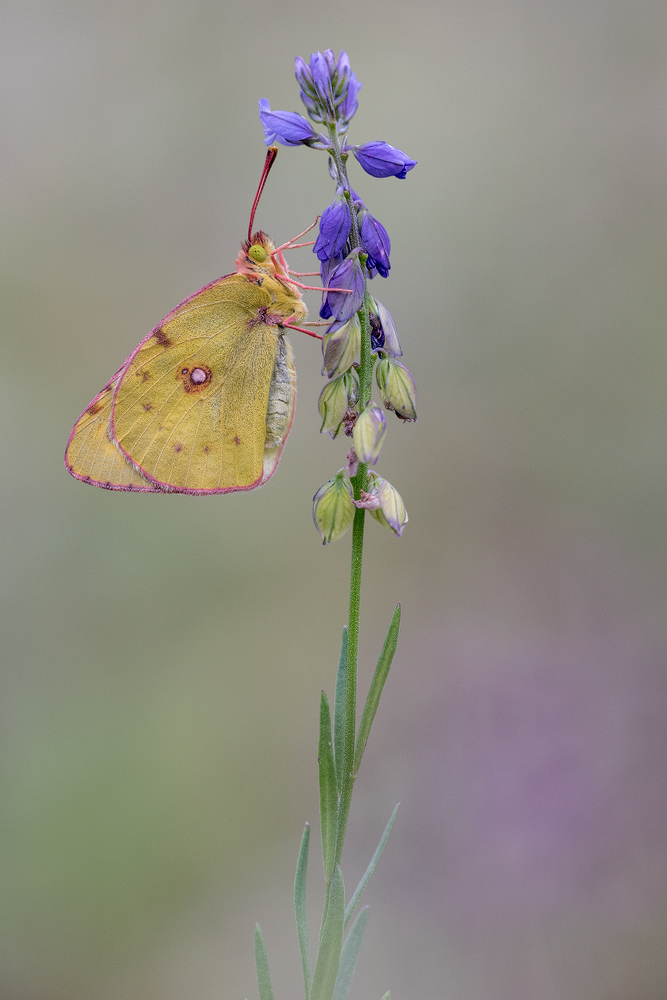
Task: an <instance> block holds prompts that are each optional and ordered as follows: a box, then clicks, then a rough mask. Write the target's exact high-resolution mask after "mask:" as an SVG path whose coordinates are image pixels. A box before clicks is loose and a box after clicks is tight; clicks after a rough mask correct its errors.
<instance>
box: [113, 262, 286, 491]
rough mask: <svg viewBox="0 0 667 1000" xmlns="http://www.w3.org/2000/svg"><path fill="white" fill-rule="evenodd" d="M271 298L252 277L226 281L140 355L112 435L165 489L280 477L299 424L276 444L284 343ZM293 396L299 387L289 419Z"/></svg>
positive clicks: (128, 372)
mask: <svg viewBox="0 0 667 1000" xmlns="http://www.w3.org/2000/svg"><path fill="white" fill-rule="evenodd" d="M271 302H272V296H271V295H270V294H269V293H268V292H267V291H266V289H265V288H262V287H261V286H260V285H259V284H258V283H256V282H253V281H251V280H249V279H248V278H247V277H246V276H245V275H242V274H232V275H226V276H225V277H224V278H220V279H218V281H216V282H213V283H212V284H211V285H208V286H207V287H205V288H203V289H202V290H201V291H199V292H197V293H196V294H195V295H193V296H191V297H190V298H189V299H186V300H185V302H183V303H181V305H180V306H178V307H177V308H176V309H175V310H174V311H173V312H172V313H170V314H169V315H168V316H167V317H166V319H165V320H163V322H162V323H161V324H160V325H159V326H158V327H156V328H155V330H153V331H152V332H151V333H150V334H149V335H148V337H146V339H145V340H144V341H142V343H141V344H140V345H139V347H138V348H137V349H136V351H135V352H134V354H132V355H130V358H129V359H128V363H127V365H126V366H125V367H124V369H123V370H122V372H121V375H120V378H119V380H118V383H117V386H116V388H115V391H114V393H113V405H112V414H111V430H112V435H113V438H114V440H115V441H116V443H117V444H118V446H119V448H120V449H121V451H122V452H123V454H124V455H125V456H126V458H127V459H128V460H129V462H130V463H131V464H132V466H134V467H135V468H136V469H138V470H139V472H140V474H142V475H143V476H145V477H147V478H148V479H149V480H150V481H152V482H153V483H154V484H155V485H156V486H157V487H158V488H159V489H162V490H167V491H174V492H180V493H194V494H203V493H226V492H231V491H234V490H249V489H254V488H255V487H257V486H260V485H261V484H262V483H263V482H266V480H267V479H268V478H269V476H270V475H272V474H273V471H275V467H276V466H277V464H278V458H279V457H280V451H281V450H282V443H283V442H284V439H285V437H286V436H287V432H288V431H289V423H288V426H287V428H286V430H285V433H284V434H283V437H282V441H280V442H278V443H276V442H274V441H272V440H268V441H267V413H268V410H269V396H270V393H271V388H272V383H274V382H275V379H274V371H275V370H276V367H277V362H279V360H280V352H281V343H284V341H283V340H282V336H281V334H280V332H279V329H278V326H277V325H276V324H275V322H273V323H272V324H270V325H269V324H267V323H266V322H265V321H264V318H265V317H266V312H267V309H268V308H269V306H270V305H271ZM278 367H280V365H279V364H278ZM287 367H288V368H289V365H287ZM291 370H292V373H293V365H292V368H291ZM293 396H294V390H293V386H292V398H291V404H290V414H289V422H291V412H292V411H293V405H294V404H293ZM265 457H266V459H267V464H266V468H265Z"/></svg>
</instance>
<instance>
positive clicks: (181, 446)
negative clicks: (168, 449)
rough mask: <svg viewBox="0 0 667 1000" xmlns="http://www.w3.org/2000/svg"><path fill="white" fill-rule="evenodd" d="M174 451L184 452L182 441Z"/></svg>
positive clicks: (176, 445)
mask: <svg viewBox="0 0 667 1000" xmlns="http://www.w3.org/2000/svg"><path fill="white" fill-rule="evenodd" d="M174 451H183V445H182V444H181V443H180V441H179V442H177V443H176V444H175V445H174Z"/></svg>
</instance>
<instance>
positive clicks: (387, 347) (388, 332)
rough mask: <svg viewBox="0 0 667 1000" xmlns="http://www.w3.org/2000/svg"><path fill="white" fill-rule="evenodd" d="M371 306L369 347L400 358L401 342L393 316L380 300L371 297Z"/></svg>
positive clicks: (401, 352)
mask: <svg viewBox="0 0 667 1000" xmlns="http://www.w3.org/2000/svg"><path fill="white" fill-rule="evenodd" d="M372 302H373V305H372V306H371V313H370V319H371V349H372V350H373V351H384V352H385V354H390V355H391V356H392V357H393V358H400V357H401V356H402V354H403V348H402V347H401V342H400V340H399V339H398V333H397V332H396V324H395V323H394V318H393V316H392V315H391V313H390V312H389V310H388V309H386V308H385V307H384V306H383V305H382V303H381V302H378V300H377V299H372Z"/></svg>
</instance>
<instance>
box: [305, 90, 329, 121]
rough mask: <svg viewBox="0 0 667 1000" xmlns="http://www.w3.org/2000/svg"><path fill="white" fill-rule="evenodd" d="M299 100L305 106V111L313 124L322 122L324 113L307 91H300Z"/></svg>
mask: <svg viewBox="0 0 667 1000" xmlns="http://www.w3.org/2000/svg"><path fill="white" fill-rule="evenodd" d="M301 100H302V101H303V103H304V104H305V105H306V110H307V112H308V114H309V115H310V117H311V118H312V119H313V121H314V122H323V121H324V113H323V111H322V110H321V105H320V104H319V102H318V101H317V100H315V99H314V98H312V97H311V96H310V94H309V93H308V92H307V91H305V90H302V91H301Z"/></svg>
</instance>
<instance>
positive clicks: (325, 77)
mask: <svg viewBox="0 0 667 1000" xmlns="http://www.w3.org/2000/svg"><path fill="white" fill-rule="evenodd" d="M327 52H331V49H328V50H327ZM331 59H332V62H333V52H331ZM334 67H335V63H334ZM310 72H311V75H312V77H313V84H314V85H315V90H316V91H317V96H318V97H319V99H320V101H322V103H323V104H324V105H325V106H326V103H327V99H328V98H331V97H332V96H333V94H332V87H331V70H330V68H329V65H328V63H327V59H326V54H323V53H322V52H313V54H312V56H311V57H310Z"/></svg>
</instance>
